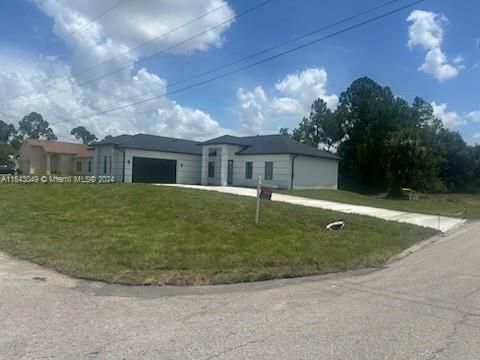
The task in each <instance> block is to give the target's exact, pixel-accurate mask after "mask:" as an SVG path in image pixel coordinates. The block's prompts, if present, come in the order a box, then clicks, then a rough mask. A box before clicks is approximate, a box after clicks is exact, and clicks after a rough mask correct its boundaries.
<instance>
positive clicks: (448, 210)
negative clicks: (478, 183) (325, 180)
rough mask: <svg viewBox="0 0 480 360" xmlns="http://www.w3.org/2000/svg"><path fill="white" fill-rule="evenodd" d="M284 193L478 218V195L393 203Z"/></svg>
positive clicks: (326, 193)
mask: <svg viewBox="0 0 480 360" xmlns="http://www.w3.org/2000/svg"><path fill="white" fill-rule="evenodd" d="M281 192H283V193H285V194H289V195H295V196H303V197H308V198H314V199H321V200H329V201H338V202H342V203H348V204H355V205H367V206H375V207H380V208H385V209H392V210H401V211H409V212H417V213H424V214H435V215H445V216H456V217H462V218H467V219H480V195H469V194H420V195H419V196H418V199H417V200H412V201H409V200H408V199H405V200H402V199H399V200H394V199H388V198H386V197H385V196H380V195H379V196H368V195H362V194H358V193H354V192H349V191H342V190H289V191H287V190H285V191H281Z"/></svg>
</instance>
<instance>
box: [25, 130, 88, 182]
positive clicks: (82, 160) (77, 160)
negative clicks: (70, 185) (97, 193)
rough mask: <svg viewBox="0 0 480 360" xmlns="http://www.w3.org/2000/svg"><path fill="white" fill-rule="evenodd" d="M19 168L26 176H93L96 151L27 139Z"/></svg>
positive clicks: (85, 147) (65, 143)
mask: <svg viewBox="0 0 480 360" xmlns="http://www.w3.org/2000/svg"><path fill="white" fill-rule="evenodd" d="M18 155H19V160H18V164H19V168H20V170H21V171H22V173H23V174H25V175H30V174H64V175H91V174H92V168H93V155H94V151H93V150H90V149H89V147H88V146H87V145H83V144H75V143H68V142H61V141H50V140H36V139H26V140H25V141H24V142H23V144H22V146H21V147H20V150H19V152H18Z"/></svg>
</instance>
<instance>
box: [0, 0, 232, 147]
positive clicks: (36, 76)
mask: <svg viewBox="0 0 480 360" xmlns="http://www.w3.org/2000/svg"><path fill="white" fill-rule="evenodd" d="M34 1H35V3H36V4H37V6H38V7H39V9H40V10H41V11H43V12H44V13H45V14H47V15H48V16H50V17H52V18H53V21H54V33H55V34H56V35H58V36H65V35H66V34H68V33H69V32H71V31H73V30H75V29H77V28H79V27H80V26H82V25H84V24H87V23H88V22H90V21H91V20H92V19H93V18H94V17H95V16H97V15H98V14H99V13H101V12H102V11H104V10H105V9H107V8H109V7H110V6H112V5H113V4H115V3H117V2H118V0H105V1H68V0H34ZM222 4H223V5H224V4H226V3H225V2H224V0H198V1H195V2H193V3H192V2H188V1H156V0H144V1H141V2H138V1H126V2H124V3H122V5H120V6H118V7H117V8H115V9H114V10H112V11H111V12H110V13H108V14H107V15H105V16H104V17H102V18H101V19H99V20H98V22H95V23H93V24H91V25H89V26H88V27H86V28H85V29H84V30H82V31H80V32H78V33H75V34H74V35H73V36H70V37H68V38H67V39H66V40H65V41H66V43H67V46H68V47H70V48H71V49H72V58H71V62H70V63H69V64H68V65H67V64H65V63H63V62H62V61H60V60H58V59H56V58H55V57H51V56H43V57H41V58H36V60H35V61H28V62H25V63H24V64H22V65H20V66H19V67H16V68H14V69H13V70H12V71H10V72H7V73H3V74H1V75H0V97H1V98H2V105H1V106H0V110H2V111H5V112H7V113H11V114H17V116H19V117H22V116H24V115H25V114H27V113H29V112H30V111H37V112H40V113H42V114H43V115H44V117H45V118H46V119H47V120H48V121H49V122H50V123H56V122H58V121H61V120H68V119H72V118H76V117H81V116H83V115H89V114H93V113H95V112H97V111H100V110H103V109H104V108H105V105H110V104H116V106H121V105H126V104H129V103H130V102H132V101H131V100H130V99H131V98H132V97H135V99H136V100H140V99H144V98H146V97H148V96H149V95H150V94H151V93H152V92H153V91H155V95H158V94H162V93H165V91H166V87H167V81H166V80H165V79H163V78H161V77H160V76H158V75H157V74H154V73H152V72H151V71H149V70H148V69H146V68H141V69H140V70H138V71H137V70H135V71H134V65H135V63H136V62H137V61H138V60H139V59H141V58H142V57H144V56H145V55H147V54H151V53H152V52H154V51H158V50H159V49H165V48H166V47H168V46H171V45H172V44H175V43H177V42H179V41H182V40H184V39H186V38H188V37H190V36H192V35H194V34H197V33H199V32H201V31H202V30H205V29H206V28H209V27H211V26H214V25H217V24H219V23H221V22H223V21H225V20H227V19H229V18H230V17H232V16H234V12H233V10H232V9H231V8H230V7H229V6H224V7H222V8H221V9H220V10H218V11H215V12H214V13H212V14H211V15H209V16H206V17H205V18H202V19H201V20H200V21H197V22H195V23H192V24H191V25H189V26H186V27H185V28H182V29H181V30H180V31H176V32H174V33H172V34H170V35H169V36H166V37H164V38H161V39H160V40H159V41H155V42H154V43H152V44H151V45H150V46H148V47H146V48H142V49H138V50H137V51H135V52H132V53H129V54H128V55H127V56H122V57H121V58H120V59H118V60H116V61H115V63H114V64H112V63H108V64H106V65H105V66H103V67H101V68H98V69H95V71H94V72H88V73H86V74H82V75H75V74H78V73H79V72H81V71H82V70H83V69H85V68H87V67H89V66H92V65H95V64H98V63H100V62H103V61H106V60H108V59H110V58H111V57H113V56H115V55H118V54H121V53H124V52H125V51H127V50H128V49H129V48H132V47H133V46H136V45H138V44H139V43H142V42H145V41H147V40H149V39H151V38H153V37H156V36H159V35H161V34H163V33H165V32H167V31H168V30H171V29H172V28H175V27H178V26H179V25H182V24H183V23H186V22H188V21H190V20H192V19H193V18H195V17H198V16H200V15H202V14H204V13H206V12H208V11H211V10H213V9H215V8H218V7H220V6H222ZM228 27H229V25H227V24H226V25H224V26H221V27H219V28H217V29H215V30H213V31H210V32H208V33H206V34H204V35H202V36H200V37H198V38H196V39H195V40H194V41H192V42H188V43H187V44H185V45H184V46H182V47H179V48H176V49H175V50H172V52H174V53H176V54H184V53H190V52H192V51H195V50H205V49H207V48H208V47H211V46H220V45H221V43H222V41H223V39H222V34H223V32H224V31H225V30H226V29H227V28H228ZM14 54H15V51H13V52H12V51H11V50H8V49H2V51H1V52H0V67H1V68H8V66H9V64H12V63H15V59H12V56H14ZM27 56H28V55H27ZM119 66H123V67H125V69H124V70H123V71H121V72H119V73H117V74H115V75H113V76H108V77H105V78H103V79H101V80H100V81H96V82H93V83H91V84H88V85H86V86H83V87H78V86H76V84H78V83H81V82H84V81H86V80H87V81H88V80H89V79H92V78H95V77H97V76H99V75H101V74H103V73H105V72H110V71H112V69H116V68H118V67H119ZM49 84H54V85H55V88H54V89H52V90H51V91H54V92H56V91H57V90H56V89H58V88H59V89H62V90H65V91H63V92H62V93H59V94H57V95H54V96H50V97H45V96H35V97H33V98H32V94H31V93H32V92H35V91H36V90H38V89H44V88H45V87H48V86H49ZM22 94H29V95H28V97H25V96H24V97H20V98H19V99H15V98H16V97H18V96H20V95H22ZM110 107H111V106H109V107H108V108H110ZM78 125H84V126H85V127H87V129H90V130H91V131H93V132H95V134H96V135H97V136H98V137H103V136H105V135H107V134H111V135H118V134H121V133H130V134H132V133H137V132H146V133H153V134H159V135H165V136H179V137H185V138H196V139H197V138H198V139H203V138H207V137H213V136H217V135H219V134H221V133H224V132H225V131H226V130H225V129H222V127H221V126H220V124H219V123H218V122H217V121H216V120H214V119H212V118H211V116H210V115H209V114H207V113H205V112H203V111H201V110H199V109H193V108H189V107H184V106H182V105H181V104H178V103H176V102H175V101H173V100H171V99H169V98H167V97H164V98H159V99H157V100H156V101H154V102H148V103H144V104H141V105H137V106H135V107H129V108H126V109H124V110H120V111H115V112H110V113H106V114H103V115H97V116H94V117H91V118H87V119H83V120H78V121H75V122H68V121H67V122H61V123H59V124H57V125H55V126H54V130H55V132H56V133H57V135H59V136H60V137H61V138H63V139H67V138H69V137H70V135H69V133H70V129H72V128H73V127H74V126H78Z"/></svg>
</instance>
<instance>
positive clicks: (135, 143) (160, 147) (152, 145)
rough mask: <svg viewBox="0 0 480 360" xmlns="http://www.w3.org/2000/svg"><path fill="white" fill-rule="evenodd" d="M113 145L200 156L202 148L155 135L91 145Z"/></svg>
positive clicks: (194, 144) (121, 138)
mask: <svg viewBox="0 0 480 360" xmlns="http://www.w3.org/2000/svg"><path fill="white" fill-rule="evenodd" d="M103 144H114V145H118V146H121V147H124V148H130V149H140V150H152V151H165V152H172V153H181V154H195V155H201V154H202V148H201V147H200V146H197V145H198V144H199V143H198V142H197V141H191V140H183V139H175V138H169V137H164V136H156V135H146V134H137V135H120V136H115V137H113V138H112V139H109V140H107V141H99V142H96V143H94V144H93V145H94V146H95V145H103Z"/></svg>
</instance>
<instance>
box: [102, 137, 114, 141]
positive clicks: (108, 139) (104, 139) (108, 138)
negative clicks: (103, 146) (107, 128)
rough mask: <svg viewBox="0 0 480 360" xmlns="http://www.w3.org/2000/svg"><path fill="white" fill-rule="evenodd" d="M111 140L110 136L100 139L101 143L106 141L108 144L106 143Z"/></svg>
mask: <svg viewBox="0 0 480 360" xmlns="http://www.w3.org/2000/svg"><path fill="white" fill-rule="evenodd" d="M112 139H113V136H112V135H107V136H105V137H104V138H103V139H102V141H107V142H108V141H111V140H112Z"/></svg>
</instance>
